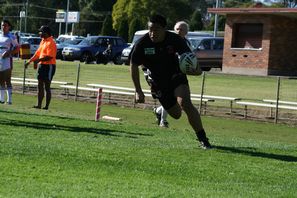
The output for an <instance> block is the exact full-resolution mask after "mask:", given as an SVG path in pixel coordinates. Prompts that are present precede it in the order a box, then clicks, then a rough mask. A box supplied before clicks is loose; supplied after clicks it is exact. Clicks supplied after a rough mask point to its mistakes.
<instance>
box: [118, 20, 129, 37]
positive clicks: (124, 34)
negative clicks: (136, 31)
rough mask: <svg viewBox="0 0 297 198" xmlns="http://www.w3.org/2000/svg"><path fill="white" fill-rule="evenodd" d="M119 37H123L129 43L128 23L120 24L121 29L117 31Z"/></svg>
mask: <svg viewBox="0 0 297 198" xmlns="http://www.w3.org/2000/svg"><path fill="white" fill-rule="evenodd" d="M117 35H118V36H120V37H122V38H123V39H124V40H125V41H126V42H127V41H128V21H127V20H121V22H120V24H119V29H118V30H117Z"/></svg>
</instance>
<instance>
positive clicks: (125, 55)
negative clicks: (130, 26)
mask: <svg viewBox="0 0 297 198" xmlns="http://www.w3.org/2000/svg"><path fill="white" fill-rule="evenodd" d="M170 31H171V32H174V31H173V30H170ZM146 33H148V30H139V31H136V32H135V33H134V36H133V40H132V43H131V45H130V46H129V47H127V48H125V49H123V51H122V55H121V60H122V61H123V62H124V63H125V65H129V60H128V59H129V54H130V52H131V50H132V47H133V45H134V43H135V42H136V41H137V40H138V39H139V38H141V37H142V36H143V35H145V34H146ZM202 36H204V37H206V36H212V34H209V33H206V32H188V34H187V38H188V39H189V38H196V37H202Z"/></svg>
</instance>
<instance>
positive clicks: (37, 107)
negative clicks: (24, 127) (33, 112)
mask: <svg viewBox="0 0 297 198" xmlns="http://www.w3.org/2000/svg"><path fill="white" fill-rule="evenodd" d="M33 108H34V109H41V107H40V106H37V105H36V106H33Z"/></svg>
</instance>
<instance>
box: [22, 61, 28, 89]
mask: <svg viewBox="0 0 297 198" xmlns="http://www.w3.org/2000/svg"><path fill="white" fill-rule="evenodd" d="M25 65H26V60H25V61H24V75H23V94H25V86H26V71H27V69H26V67H25Z"/></svg>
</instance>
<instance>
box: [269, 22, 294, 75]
mask: <svg viewBox="0 0 297 198" xmlns="http://www.w3.org/2000/svg"><path fill="white" fill-rule="evenodd" d="M272 20H273V26H272V30H271V32H272V33H271V38H270V39H271V47H270V48H271V50H270V56H269V71H268V74H271V75H295V76H296V75H297V50H296V47H295V46H296V44H297V19H292V18H287V17H272Z"/></svg>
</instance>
